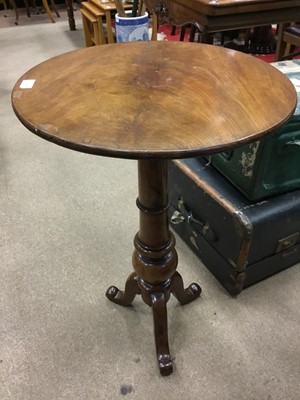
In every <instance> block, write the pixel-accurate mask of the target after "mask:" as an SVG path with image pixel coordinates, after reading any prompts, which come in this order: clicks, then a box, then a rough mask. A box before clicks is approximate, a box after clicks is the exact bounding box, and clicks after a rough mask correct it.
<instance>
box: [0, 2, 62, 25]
mask: <svg viewBox="0 0 300 400" xmlns="http://www.w3.org/2000/svg"><path fill="white" fill-rule="evenodd" d="M9 2H10V4H11V6H12V8H13V10H14V12H15V15H16V18H15V24H16V25H18V24H19V15H20V14H19V10H18V7H17V5H16V2H15V0H9ZM50 2H51V8H52V9H53V11H54V12H55V13H56V15H57V17H60V15H59V12H58V10H57V8H56V5H55V3H54V0H50ZM0 3H2V4H3V6H4V11H6V10H7V5H6V0H0ZM24 4H25V8H26V14H27V17H30V16H31V13H30V7H29V3H28V0H24ZM42 4H43V7H44V9H45V11H46V13H47V15H48V17H49V18H50V20H51V22H53V23H54V22H55V20H54V18H53V15H52V12H51V10H50V7H49V4H48V0H42ZM34 7H35V8H36V5H35V1H34Z"/></svg>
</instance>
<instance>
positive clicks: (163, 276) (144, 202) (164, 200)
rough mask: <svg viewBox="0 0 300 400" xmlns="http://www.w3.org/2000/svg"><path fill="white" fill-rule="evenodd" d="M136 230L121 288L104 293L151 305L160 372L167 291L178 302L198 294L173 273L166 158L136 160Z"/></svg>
mask: <svg viewBox="0 0 300 400" xmlns="http://www.w3.org/2000/svg"><path fill="white" fill-rule="evenodd" d="M137 206H138V208H139V209H140V229H139V232H138V233H137V235H136V237H135V239H134V246H135V251H134V253H133V257H132V263H133V268H134V270H135V272H133V273H132V274H131V275H130V276H129V277H128V279H127V282H126V285H125V290H124V291H121V290H119V289H118V288H116V287H115V286H111V287H110V288H109V289H108V290H107V292H106V296H107V298H108V299H109V300H111V301H112V302H114V303H116V304H119V305H122V306H128V305H130V304H131V303H132V301H133V299H134V297H135V296H136V295H137V294H140V295H141V296H142V299H143V301H144V302H145V303H146V304H148V305H149V306H150V307H151V308H152V312H153V321H154V336H155V345H156V353H157V360H158V365H159V369H160V372H161V374H162V375H170V374H171V373H172V371H173V363H172V358H171V355H170V351H169V340H168V321H167V306H166V304H167V301H168V300H169V298H170V295H171V293H172V294H173V295H174V296H175V297H176V298H177V300H178V301H179V302H180V303H181V304H187V303H190V302H191V301H193V300H194V299H196V298H197V297H199V295H200V293H201V288H200V286H199V285H197V284H196V283H193V284H191V285H190V286H189V287H188V288H187V289H184V286H183V280H182V277H181V275H180V274H179V273H178V272H176V268H177V253H176V250H175V238H174V236H173V235H172V233H171V232H170V231H169V226H168V213H167V211H168V193H167V161H165V160H143V161H139V197H138V199H137Z"/></svg>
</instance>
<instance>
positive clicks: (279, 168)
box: [211, 60, 300, 201]
mask: <svg viewBox="0 0 300 400" xmlns="http://www.w3.org/2000/svg"><path fill="white" fill-rule="evenodd" d="M272 65H273V66H275V67H276V68H278V69H279V70H281V71H282V72H283V73H284V74H285V75H286V76H287V77H288V78H289V79H290V80H291V81H292V82H293V83H294V85H295V87H296V90H297V93H298V98H299V96H300V60H291V61H281V62H278V63H273V64H272ZM211 163H212V165H213V166H214V167H215V168H217V169H218V170H219V171H220V172H221V173H222V174H223V175H224V176H226V177H227V179H229V180H230V181H231V182H232V183H233V184H234V185H235V186H236V187H237V188H238V189H239V190H240V191H241V192H242V193H244V195H245V196H246V197H247V198H248V199H249V200H253V201H257V200H261V199H264V198H267V197H269V196H273V195H276V194H279V193H284V192H288V191H290V190H295V189H297V188H300V172H299V171H300V102H298V106H297V108H296V110H295V113H294V115H293V117H292V118H291V120H290V121H289V122H288V123H287V124H286V125H285V126H283V127H282V128H281V129H280V130H278V131H277V132H275V133H274V134H272V135H271V136H269V137H267V138H265V139H263V140H261V141H256V142H254V143H251V144H249V145H246V146H243V147H240V148H238V149H236V150H232V151H226V152H223V153H219V154H216V155H213V156H212V157H211Z"/></svg>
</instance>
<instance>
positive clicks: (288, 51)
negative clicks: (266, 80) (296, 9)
mask: <svg viewBox="0 0 300 400" xmlns="http://www.w3.org/2000/svg"><path fill="white" fill-rule="evenodd" d="M296 47H300V24H299V23H297V24H280V25H279V28H278V39H277V46H276V61H282V60H287V59H291V58H293V57H295V56H297V55H299V54H300V51H295V50H296Z"/></svg>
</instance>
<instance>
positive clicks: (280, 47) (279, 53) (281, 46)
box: [275, 24, 289, 61]
mask: <svg viewBox="0 0 300 400" xmlns="http://www.w3.org/2000/svg"><path fill="white" fill-rule="evenodd" d="M288 25H289V24H279V26H278V37H277V45H276V53H275V61H281V60H282V58H283V56H284V54H285V51H286V42H284V41H283V40H282V39H283V33H284V31H285V29H286V28H287V26H288Z"/></svg>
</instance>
